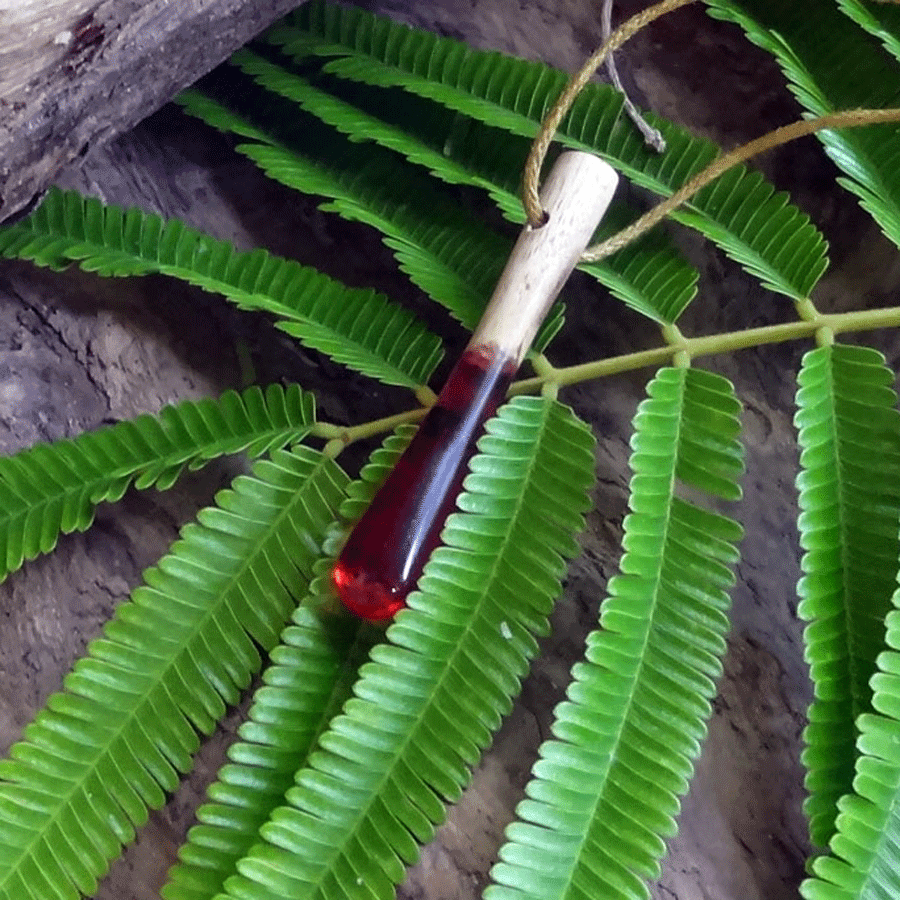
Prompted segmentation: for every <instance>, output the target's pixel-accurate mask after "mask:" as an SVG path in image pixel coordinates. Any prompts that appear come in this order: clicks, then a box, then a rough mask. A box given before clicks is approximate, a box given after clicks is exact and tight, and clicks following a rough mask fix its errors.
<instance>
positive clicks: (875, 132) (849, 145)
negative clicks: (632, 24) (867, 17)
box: [707, 0, 900, 245]
mask: <svg viewBox="0 0 900 900" xmlns="http://www.w3.org/2000/svg"><path fill="white" fill-rule="evenodd" d="M707 3H708V4H709V5H710V6H711V7H712V12H713V14H714V15H716V17H718V18H722V19H725V20H727V21H732V22H736V23H737V24H738V25H740V26H741V27H742V28H743V29H744V30H745V31H746V33H747V37H749V38H750V40H752V41H753V42H754V43H755V44H758V45H759V46H760V47H762V48H763V49H765V50H767V51H769V52H770V53H772V54H773V55H774V56H775V58H776V59H777V60H778V63H779V64H780V66H781V68H782V70H783V71H784V74H785V76H786V77H787V79H788V82H789V84H790V87H791V90H792V91H793V94H794V96H795V97H796V98H797V100H799V102H800V103H801V104H802V105H803V107H804V108H805V109H807V110H809V112H810V113H812V114H813V115H816V116H821V115H826V114H827V113H831V112H835V111H837V110H842V109H856V108H865V107H868V108H881V107H890V106H894V105H896V104H897V102H898V89H897V65H896V62H895V61H894V60H891V59H889V58H888V57H887V56H886V54H885V53H884V52H883V51H882V49H881V48H880V47H878V46H877V45H876V44H874V42H873V41H871V40H870V39H869V37H868V35H866V34H865V33H864V32H862V31H861V30H860V29H858V28H855V27H853V26H850V25H849V24H848V22H847V19H846V17H845V16H843V15H842V14H841V12H840V11H839V10H838V9H837V8H836V7H835V4H834V2H832V0H826V2H823V0H819V2H817V3H815V4H814V5H811V4H808V3H807V4H803V5H800V4H794V3H782V2H781V0H741V3H740V5H738V4H736V3H734V2H732V0H707ZM817 137H818V138H819V140H820V141H821V142H822V144H823V145H824V147H825V150H826V152H827V153H828V155H829V156H830V157H831V159H832V160H833V161H834V163H835V165H837V166H838V168H840V169H842V170H843V171H844V172H846V173H847V175H848V176H849V177H848V178H839V179H838V182H839V183H840V184H842V185H843V186H844V187H846V188H847V189H848V190H850V191H852V192H853V193H854V194H856V195H857V196H858V197H859V198H860V205H861V206H862V207H863V209H865V210H867V211H868V212H869V213H870V214H871V215H872V217H873V218H874V219H875V221H876V222H878V224H879V225H880V226H881V228H882V229H883V230H884V233H885V234H886V235H887V236H888V237H889V238H890V239H891V240H892V241H894V243H896V244H898V245H900V132H898V129H897V126H896V125H892V124H888V125H870V126H867V127H866V128H845V129H839V130H827V131H822V132H819V134H818V135H817Z"/></svg>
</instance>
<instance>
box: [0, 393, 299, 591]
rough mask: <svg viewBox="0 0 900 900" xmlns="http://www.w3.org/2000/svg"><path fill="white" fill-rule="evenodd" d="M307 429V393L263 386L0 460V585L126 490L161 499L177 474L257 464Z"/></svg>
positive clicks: (81, 527)
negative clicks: (218, 462) (150, 492)
mask: <svg viewBox="0 0 900 900" xmlns="http://www.w3.org/2000/svg"><path fill="white" fill-rule="evenodd" d="M314 421H315V406H314V402H313V396H312V394H308V393H306V392H304V391H301V390H300V389H299V388H298V387H297V386H296V385H291V386H290V387H289V388H288V389H287V390H283V389H282V388H280V387H279V386H278V385H270V386H269V387H268V388H266V391H265V393H263V391H261V390H260V389H259V388H256V387H254V388H249V389H248V390H246V391H244V392H243V393H242V394H237V393H235V392H234V391H226V393H224V394H223V395H222V396H221V397H220V398H219V399H218V400H212V399H204V400H198V401H186V402H184V403H179V404H177V405H175V406H167V407H165V408H164V409H163V410H162V411H161V412H160V413H159V415H158V416H150V415H143V416H138V417H137V418H136V419H132V420H129V421H127V422H120V423H119V424H118V425H112V426H110V427H107V428H101V429H98V430H97V431H93V432H86V433H84V434H82V435H79V436H78V437H77V438H72V439H68V440H62V441H56V442H55V443H53V444H38V445H36V446H34V447H32V448H30V449H27V450H23V451H21V452H20V453H17V454H15V455H14V456H8V457H3V458H0V581H2V580H3V579H4V578H5V577H6V576H7V575H8V574H9V573H10V572H13V571H15V570H16V569H18V568H19V567H20V566H21V565H22V563H23V562H24V560H26V559H34V558H35V557H37V556H38V555H40V554H42V553H49V552H50V550H52V549H53V547H55V546H56V541H57V539H58V537H59V535H60V533H62V534H69V533H70V532H73V531H84V530H86V529H87V528H88V527H90V525H91V523H92V522H93V520H94V510H95V508H96V506H97V504H98V503H101V502H103V501H113V500H118V499H119V498H120V497H121V496H122V495H123V494H124V493H125V491H126V490H127V488H128V487H129V486H130V485H132V484H134V485H135V486H136V487H138V488H140V489H144V488H149V487H156V488H159V489H160V490H165V489H166V488H168V487H170V486H171V485H172V483H173V482H174V481H175V479H176V478H178V476H179V474H180V473H181V471H182V469H183V468H184V467H185V466H187V467H188V468H191V469H197V468H199V467H200V466H202V465H204V464H205V463H206V462H208V461H209V460H210V459H213V458H215V457H217V456H223V455H225V454H229V453H238V452H241V451H243V452H246V453H248V454H249V455H251V456H260V455H262V454H263V453H267V452H269V451H271V450H273V449H275V448H277V447H283V446H285V445H286V444H289V443H294V442H296V441H300V440H301V439H302V438H303V437H304V436H305V435H306V434H307V432H308V431H309V429H310V427H311V426H312V424H313V422H314Z"/></svg>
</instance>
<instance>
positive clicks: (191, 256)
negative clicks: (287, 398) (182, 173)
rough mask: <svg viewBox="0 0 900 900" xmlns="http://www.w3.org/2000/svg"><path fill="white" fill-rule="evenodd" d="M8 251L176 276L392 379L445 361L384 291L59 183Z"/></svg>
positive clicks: (96, 268) (13, 232)
mask: <svg viewBox="0 0 900 900" xmlns="http://www.w3.org/2000/svg"><path fill="white" fill-rule="evenodd" d="M0 256H5V257H7V258H12V257H18V258H22V259H30V260H33V261H34V262H36V263H38V264H39V265H44V266H51V267H53V268H62V267H63V266H65V265H67V264H68V263H69V262H71V261H74V260H77V261H78V263H79V265H80V266H81V268H82V269H84V270H86V271H89V272H96V273H98V274H100V275H116V276H123V275H147V274H149V273H160V274H163V275H171V276H174V277H176V278H180V279H182V280H183V281H187V282H188V283H190V284H195V285H197V286H198V287H201V288H203V289H204V290H206V291H212V292H216V293H220V294H222V295H223V296H225V297H226V298H227V299H228V300H230V301H231V302H232V303H234V304H235V305H236V306H237V307H239V308H240V309H247V310H261V311H264V312H268V313H270V314H272V315H273V316H274V317H275V324H276V326H277V327H278V328H280V329H281V330H282V331H285V332H287V333H288V334H290V335H291V336H292V337H296V338H298V339H299V340H300V341H301V342H302V343H304V344H306V345H307V346H309V347H312V348H314V349H315V350H319V351H320V352H322V353H325V354H327V355H329V356H330V357H331V358H332V359H334V360H336V361H337V362H339V363H342V364H344V365H346V366H348V367H350V368H352V369H355V370H356V371H357V372H361V373H362V374H364V375H369V376H371V377H372V378H377V379H379V380H380V381H383V382H385V383H386V384H398V385H402V386H405V387H411V388H415V387H418V386H419V385H421V384H424V383H425V382H427V380H428V378H429V376H430V375H431V373H432V372H433V371H434V369H435V367H436V366H437V364H438V363H439V362H440V359H441V348H440V340H439V338H438V337H437V336H436V335H434V334H431V333H430V332H428V331H427V329H426V328H425V326H424V325H423V324H422V323H421V322H419V321H418V320H417V319H416V318H415V317H414V316H413V315H412V314H411V313H409V312H408V311H406V310H404V309H403V308H402V307H400V306H397V305H396V304H393V303H391V302H390V301H389V300H388V299H387V298H386V297H384V296H383V295H381V294H378V293H376V292H375V291H372V290H363V289H356V288H348V287H346V286H345V285H342V284H341V283H340V282H337V281H334V280H333V279H331V278H328V277H327V276H325V275H322V274H321V273H320V272H317V271H316V270H315V269H312V268H309V267H308V266H301V265H300V264H299V263H297V262H295V261H293V260H289V259H282V258H280V257H277V256H272V255H271V254H269V253H267V252H266V251H265V250H250V251H238V250H235V249H234V248H233V247H232V245H231V244H229V243H228V242H227V241H218V240H215V239H214V238H211V237H209V235H206V234H203V233H202V232H200V231H196V230H194V229H192V228H189V227H188V226H186V225H185V224H183V223H182V222H180V221H178V220H177V219H173V220H170V221H168V222H164V221H163V220H162V219H161V218H160V217H159V216H156V215H152V214H150V213H144V212H141V211H140V210H137V209H129V210H123V209H120V208H119V207H116V206H105V205H104V204H102V203H101V202H100V201H99V200H97V199H95V198H89V197H82V196H81V195H80V194H79V193H77V192H76V191H60V190H58V189H55V188H52V189H51V190H50V191H49V192H48V194H47V196H46V197H45V198H44V200H43V202H42V203H41V205H40V206H39V207H38V208H37V209H36V210H35V211H34V212H33V213H32V214H31V215H30V216H28V217H27V218H26V219H23V220H22V221H20V222H17V223H15V224H14V225H10V226H6V227H4V228H2V229H0Z"/></svg>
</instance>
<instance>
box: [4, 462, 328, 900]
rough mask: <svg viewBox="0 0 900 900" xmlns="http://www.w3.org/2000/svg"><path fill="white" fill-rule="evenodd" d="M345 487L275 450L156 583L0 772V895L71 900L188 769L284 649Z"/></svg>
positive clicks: (118, 618) (186, 541)
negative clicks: (267, 658)
mask: <svg viewBox="0 0 900 900" xmlns="http://www.w3.org/2000/svg"><path fill="white" fill-rule="evenodd" d="M345 483H346V477H345V476H344V475H343V473H342V472H341V471H340V469H339V468H338V467H337V465H336V464H335V463H334V462H333V461H331V460H329V459H327V458H325V457H324V456H322V455H321V454H319V453H315V452H314V451H312V450H308V449H306V448H303V447H299V448H297V449H296V450H295V451H294V452H292V453H288V452H285V451H278V452H276V454H275V455H274V456H273V457H272V458H271V459H270V460H266V461H263V462H259V463H257V465H256V466H255V468H254V474H253V476H252V477H241V478H238V479H236V481H235V482H234V488H233V489H232V490H228V491H223V492H221V493H220V494H219V496H218V498H217V501H218V504H217V506H215V507H211V508H209V509H207V510H205V511H203V512H201V513H200V514H199V516H198V518H199V522H200V524H193V525H188V526H186V527H185V528H184V529H183V531H182V538H181V540H180V541H178V542H177V543H176V544H175V545H174V547H173V548H172V550H171V552H170V553H169V554H168V555H167V556H166V557H165V558H164V559H162V560H161V561H160V563H159V564H158V565H157V566H156V567H154V568H152V569H149V570H148V571H147V572H146V573H145V582H146V583H145V585H144V586H142V587H139V588H138V589H137V590H136V591H135V592H134V593H133V595H132V598H131V601H130V602H128V603H125V604H123V605H121V606H120V607H119V608H118V610H117V611H116V614H115V616H114V618H113V619H112V620H111V621H110V622H109V623H108V624H107V625H106V627H105V629H104V636H103V637H101V638H99V639H97V640H95V641H93V642H92V643H91V644H90V645H89V647H88V654H87V656H86V657H84V658H83V659H82V660H80V661H79V662H78V663H77V664H76V666H75V668H74V670H73V672H72V673H71V674H70V675H69V676H67V678H66V679H65V681H64V690H63V691H62V692H61V693H57V694H55V695H53V696H52V697H51V698H50V700H49V701H48V703H47V706H46V707H45V709H44V710H43V711H42V712H41V713H40V714H39V715H38V716H37V718H36V719H35V721H34V722H33V723H32V724H31V725H29V726H28V727H27V728H26V729H25V732H24V735H23V737H22V740H21V741H20V742H18V743H17V744H14V745H13V747H12V749H11V750H10V758H9V759H7V760H4V761H2V762H0V898H2V900H22V898H23V897H28V898H32V900H45V898H46V900H70V898H71V900H76V898H78V897H80V895H81V894H82V893H84V894H91V893H93V891H94V890H95V889H96V881H97V878H99V877H100V876H101V875H102V874H103V873H104V872H105V871H106V869H107V866H108V862H109V860H111V859H112V858H114V857H115V856H117V855H118V853H119V852H120V849H121V846H122V845H123V844H125V843H127V842H128V841H130V840H131V839H132V838H133V836H134V830H135V828H136V827H138V826H139V825H141V824H143V823H144V822H145V821H146V819H147V812H148V809H151V808H158V807H160V806H161V805H162V804H163V802H164V800H165V793H166V792H167V791H171V790H173V789H174V788H175V786H176V784H177V782H178V778H179V775H180V774H183V773H184V772H186V771H187V770H188V769H189V768H190V766H191V755H192V754H193V752H194V751H195V750H196V748H197V745H198V742H199V738H198V732H199V733H204V734H208V733H209V732H211V731H212V729H213V728H214V727H215V724H216V722H217V721H218V720H219V719H220V718H221V717H222V715H223V714H224V712H225V705H226V704H231V703H234V702H236V701H237V699H238V697H239V693H240V691H241V690H242V689H244V688H246V686H247V684H248V683H249V680H250V677H251V675H252V673H253V672H255V671H257V669H258V668H259V665H260V656H259V650H258V649H257V648H258V647H262V648H263V649H264V650H268V649H269V648H271V647H272V646H273V645H274V644H275V642H276V641H277V639H278V635H279V633H280V631H281V630H282V628H283V626H284V624H285V621H286V620H287V618H288V616H289V615H290V613H291V610H292V608H293V607H294V605H295V603H296V599H295V598H296V597H297V596H303V595H304V594H305V593H306V589H307V585H308V582H309V578H310V572H311V566H312V564H313V561H314V560H315V559H316V558H317V557H318V556H319V555H320V553H321V550H320V544H321V541H322V540H323V537H324V535H325V532H326V529H327V528H328V527H329V525H330V524H331V523H332V521H333V519H334V515H335V510H336V506H337V504H338V503H339V501H340V499H341V497H342V495H343V488H344V486H345Z"/></svg>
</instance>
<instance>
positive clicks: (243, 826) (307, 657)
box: [161, 560, 372, 900]
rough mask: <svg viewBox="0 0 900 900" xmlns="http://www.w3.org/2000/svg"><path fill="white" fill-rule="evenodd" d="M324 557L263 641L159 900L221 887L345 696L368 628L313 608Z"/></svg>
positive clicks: (181, 899)
mask: <svg viewBox="0 0 900 900" xmlns="http://www.w3.org/2000/svg"><path fill="white" fill-rule="evenodd" d="M332 564H333V561H332V560H320V561H319V563H317V564H316V566H315V569H317V570H321V572H322V573H325V574H321V575H320V577H318V578H317V579H316V580H315V581H314V582H313V583H312V585H311V588H310V591H311V596H310V598H307V601H306V602H305V603H304V605H303V606H300V607H298V609H297V610H296V611H295V612H294V615H293V616H292V618H291V624H290V625H289V626H288V627H287V628H286V629H285V630H284V632H283V633H282V635H281V641H280V643H279V644H278V646H277V647H275V648H274V650H272V652H271V654H270V656H269V658H270V661H271V664H270V665H269V666H268V668H267V669H266V670H265V671H264V672H263V676H262V682H263V686H262V687H261V688H259V689H258V690H257V691H256V692H255V694H254V695H253V704H252V705H251V707H250V711H249V713H248V721H247V722H245V723H244V724H243V725H241V727H240V728H239V729H238V741H237V742H235V743H234V744H233V745H232V746H231V747H230V748H229V750H228V759H229V762H228V763H226V764H225V765H224V766H223V767H222V768H221V769H220V770H219V773H218V777H217V779H216V781H215V783H214V784H212V785H211V786H210V788H209V790H208V792H207V798H208V799H207V802H205V803H204V804H203V805H202V806H201V807H200V808H199V809H198V810H197V821H198V823H199V824H197V825H195V826H194V827H193V828H191V830H190V831H189V832H188V836H187V841H186V842H185V843H184V844H183V845H182V846H181V848H180V849H179V851H178V856H179V860H180V862H179V863H178V864H177V865H176V866H174V867H173V868H172V870H171V871H170V872H169V878H168V882H167V883H166V885H165V886H164V887H163V889H162V892H161V896H162V897H163V898H164V900H212V898H213V897H215V896H217V895H218V894H219V893H220V892H221V891H222V890H223V885H224V883H225V880H226V879H227V878H229V877H230V876H232V875H234V874H235V871H236V870H235V864H236V863H237V861H238V860H240V859H242V858H243V857H244V855H245V854H246V853H248V852H249V851H250V849H251V848H252V847H253V845H254V844H255V843H256V842H257V840H258V839H259V829H260V828H261V827H262V825H263V824H265V822H266V820H267V819H268V818H269V815H270V814H271V812H272V810H273V809H275V808H276V807H278V806H280V805H281V804H282V803H283V802H284V795H285V792H286V791H287V790H288V788H289V787H290V786H291V785H292V784H293V783H294V775H295V773H296V772H297V770H298V769H300V768H301V767H302V766H303V765H305V763H306V759H307V756H308V755H309V752H310V750H311V749H312V747H313V746H314V744H315V740H316V738H317V737H318V736H319V734H320V733H321V732H322V731H323V730H324V728H325V727H326V725H327V724H328V722H329V721H330V719H331V718H332V716H334V715H336V714H337V713H338V712H339V710H340V707H341V706H342V705H343V703H344V701H345V700H347V698H348V697H349V696H350V689H351V687H352V684H353V681H354V680H355V674H356V671H357V669H358V667H359V665H360V663H361V662H362V661H363V658H364V654H365V653H366V652H367V651H368V650H369V649H370V648H371V644H372V641H371V634H372V632H371V631H370V630H367V627H366V626H361V625H360V623H359V622H358V621H356V620H354V619H352V618H350V617H348V616H336V615H334V614H333V613H332V614H329V613H327V612H325V611H323V607H324V606H325V605H326V604H327V603H328V602H329V600H330V598H331V596H332V591H331V590H330V588H329V585H330V581H329V579H328V577H327V573H326V567H330V566H331V565H332Z"/></svg>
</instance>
